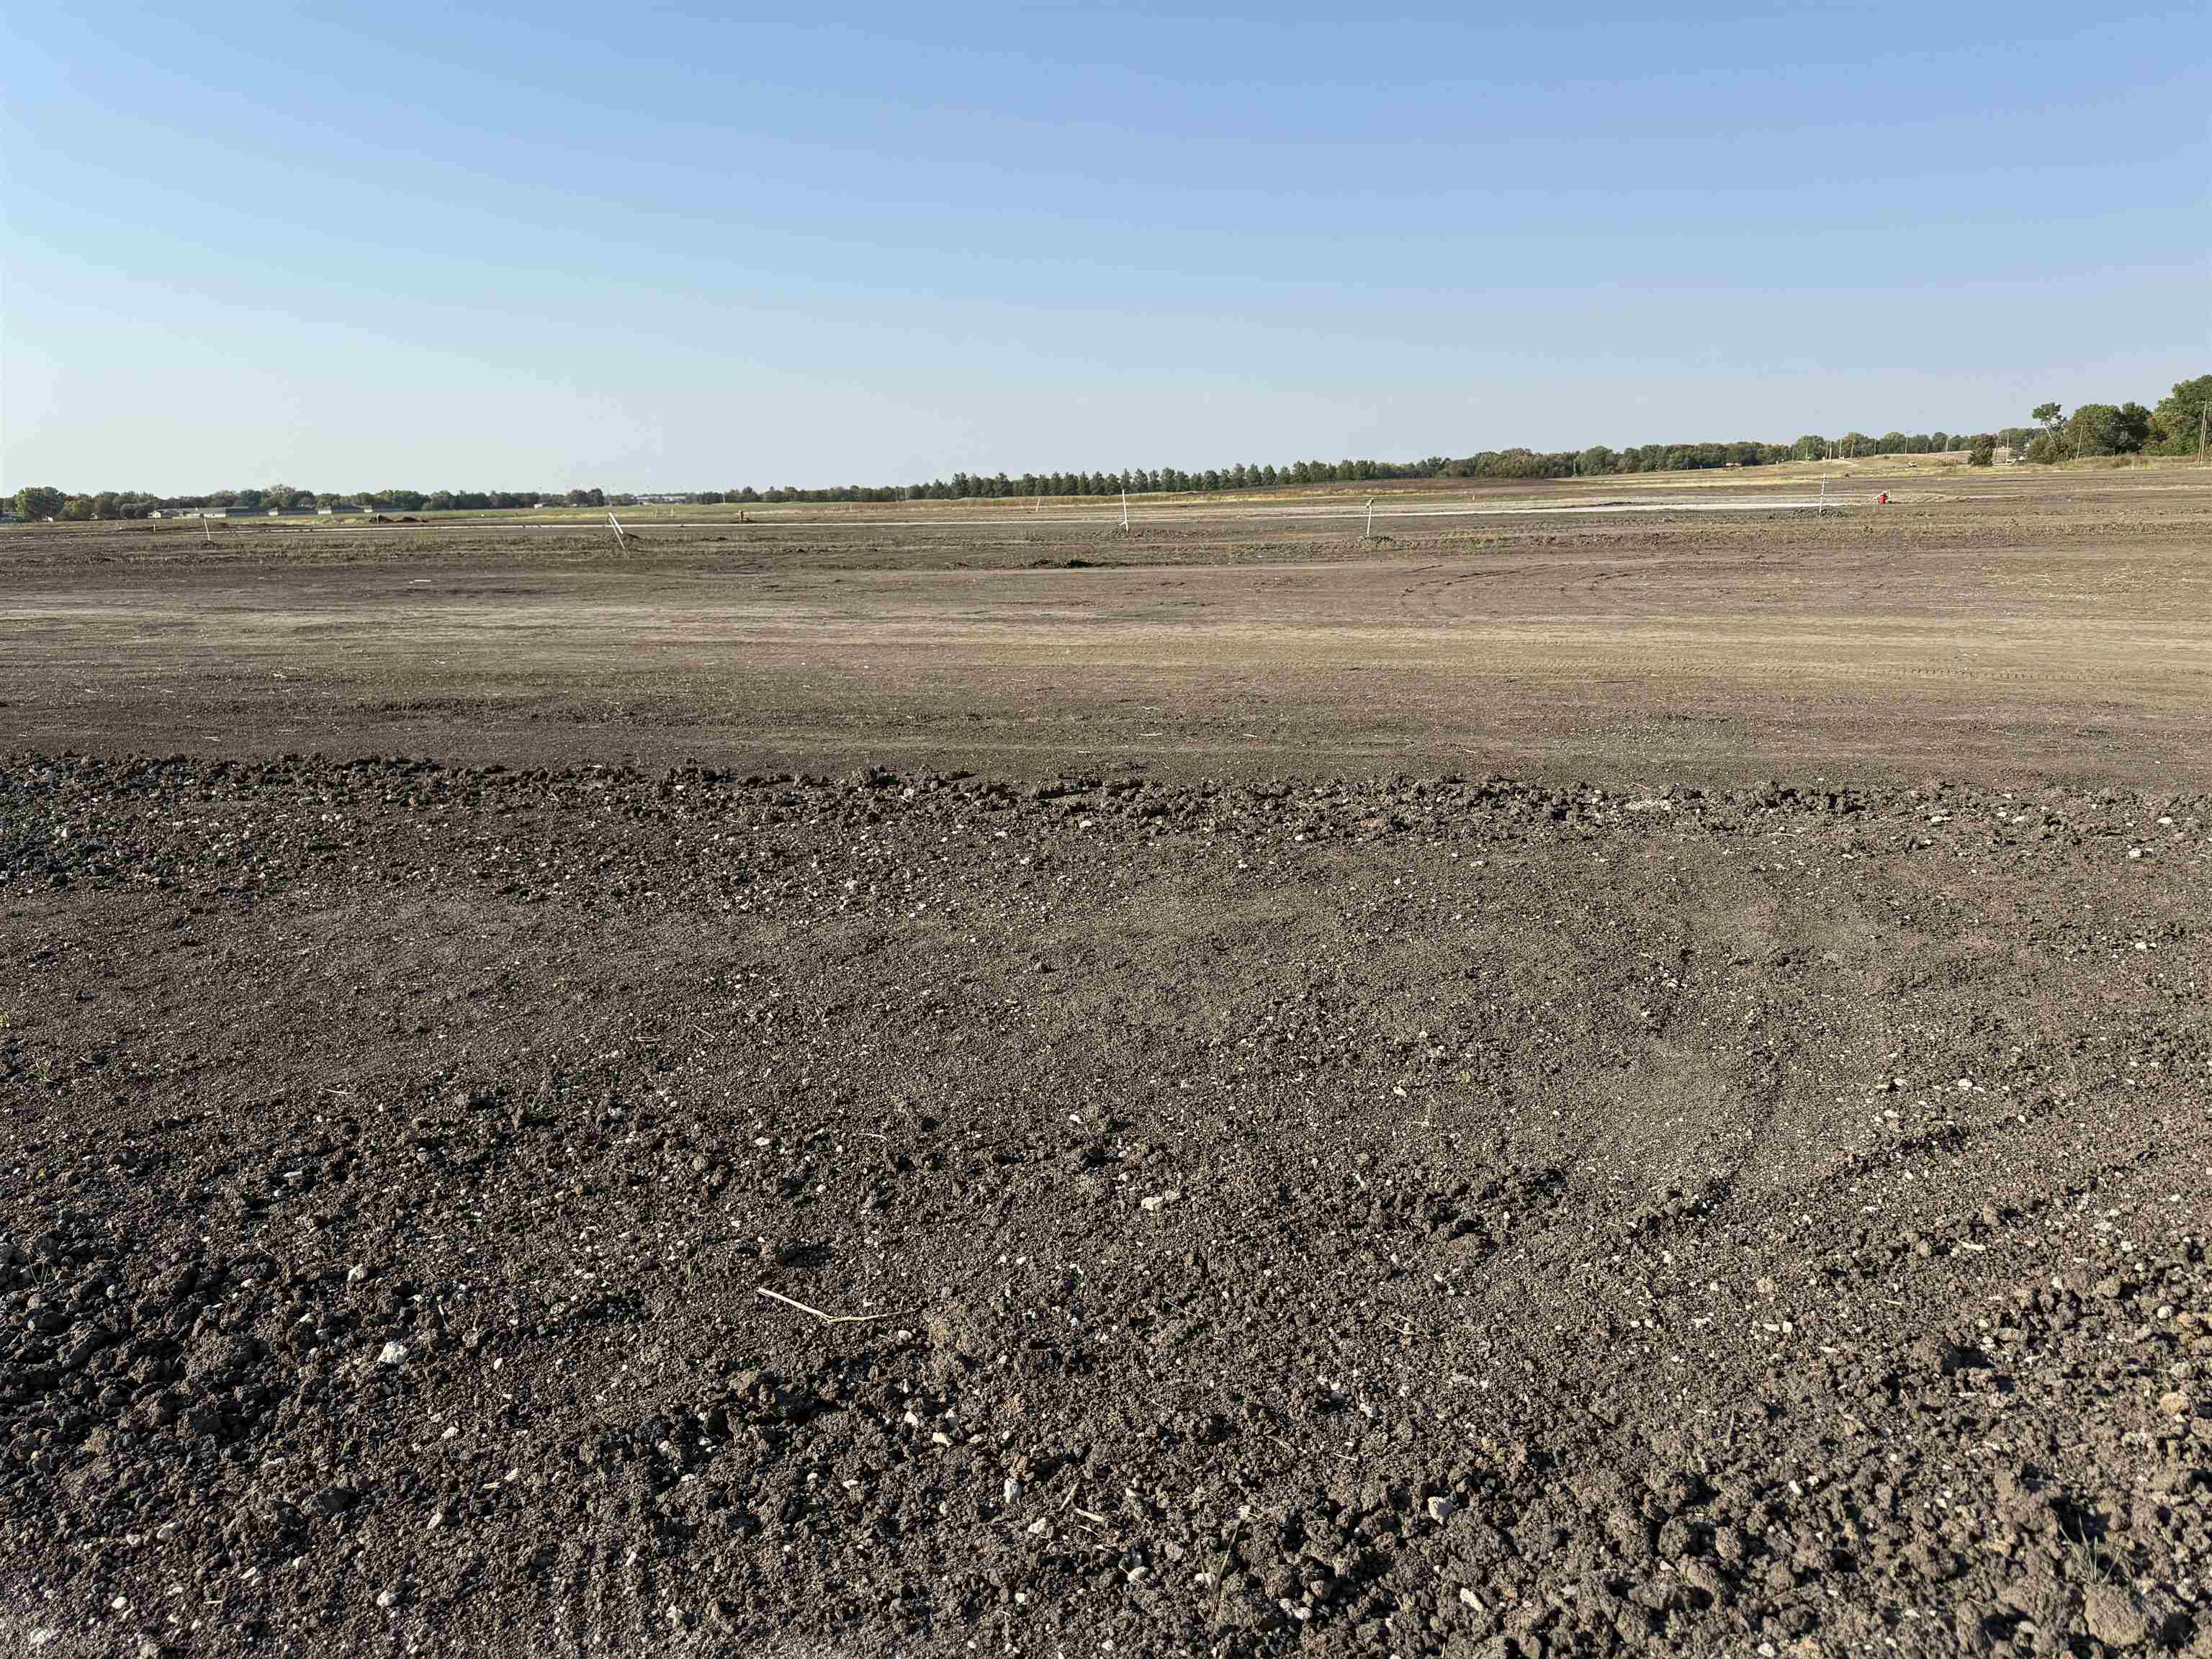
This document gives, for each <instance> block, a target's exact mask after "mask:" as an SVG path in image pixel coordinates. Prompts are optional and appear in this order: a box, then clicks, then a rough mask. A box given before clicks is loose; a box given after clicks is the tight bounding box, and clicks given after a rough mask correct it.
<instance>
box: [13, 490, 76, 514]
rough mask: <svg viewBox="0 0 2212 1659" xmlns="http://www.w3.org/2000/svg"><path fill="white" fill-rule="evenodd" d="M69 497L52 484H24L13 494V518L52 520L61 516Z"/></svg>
mask: <svg viewBox="0 0 2212 1659" xmlns="http://www.w3.org/2000/svg"><path fill="white" fill-rule="evenodd" d="M68 502H69V497H68V496H67V495H64V494H62V492H61V491H60V490H58V489H55V488H54V487H53V486H52V484H26V485H25V486H24V487H23V488H22V489H19V490H17V491H16V492H15V516H16V517H17V518H19V519H33V520H37V519H53V518H58V517H60V516H61V510H62V508H63V507H65V506H66V505H68Z"/></svg>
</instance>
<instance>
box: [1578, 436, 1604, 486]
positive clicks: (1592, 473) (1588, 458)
mask: <svg viewBox="0 0 2212 1659" xmlns="http://www.w3.org/2000/svg"><path fill="white" fill-rule="evenodd" d="M1610 471H1613V451H1612V450H1611V449H1610V448H1608V447H1607V446H1605V445H1604V444H1592V445H1591V446H1590V447H1589V448H1588V449H1585V450H1584V451H1583V453H1581V454H1579V455H1577V456H1576V457H1575V472H1576V475H1577V477H1588V478H1597V477H1603V476H1604V475H1605V474H1607V473H1608V472H1610Z"/></svg>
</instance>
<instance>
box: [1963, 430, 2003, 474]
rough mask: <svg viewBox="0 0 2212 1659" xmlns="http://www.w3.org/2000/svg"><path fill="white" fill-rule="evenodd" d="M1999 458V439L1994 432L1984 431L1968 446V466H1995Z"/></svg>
mask: <svg viewBox="0 0 2212 1659" xmlns="http://www.w3.org/2000/svg"><path fill="white" fill-rule="evenodd" d="M1996 460H1997V439H1996V434H1995V433H1994V432H1984V433H1983V434H1981V435H1979V436H1978V437H1977V438H1975V440H1974V441H1973V442H1972V444H1970V445H1969V446H1967V449H1966V465H1968V466H1995V465H1996Z"/></svg>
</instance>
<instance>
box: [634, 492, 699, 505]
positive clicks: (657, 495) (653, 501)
mask: <svg viewBox="0 0 2212 1659" xmlns="http://www.w3.org/2000/svg"><path fill="white" fill-rule="evenodd" d="M637 499H638V503H639V505H640V506H651V507H689V506H690V504H691V497H690V495H688V494H686V493H682V492H678V491H675V490H666V489H662V490H645V489H641V490H640V491H638V493H637Z"/></svg>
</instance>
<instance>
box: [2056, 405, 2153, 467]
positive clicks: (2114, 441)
mask: <svg viewBox="0 0 2212 1659" xmlns="http://www.w3.org/2000/svg"><path fill="white" fill-rule="evenodd" d="M2130 410H2132V411H2133V412H2132V413H2130ZM2138 424H2140V430H2138ZM2149 429H2150V411H2149V410H2147V409H2145V408H2143V406H2142V404H2129V405H2127V407H2126V408H2117V407H2115V406H2114V405H2112V404H2082V405H2081V407H2080V408H2079V409H2077V410H2075V411H2074V412H2073V413H2072V414H2071V415H2069V416H2067V417H2066V424H2065V427H2064V428H2063V430H2062V431H2061V432H2060V433H2059V435H2058V443H2059V447H2060V449H2061V451H2062V453H2064V454H2067V455H2076V456H2079V455H2124V454H2129V453H2133V452H2134V451H2135V450H2137V449H2140V448H2142V437H2143V435H2144V434H2147V433H2148V431H2149Z"/></svg>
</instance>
